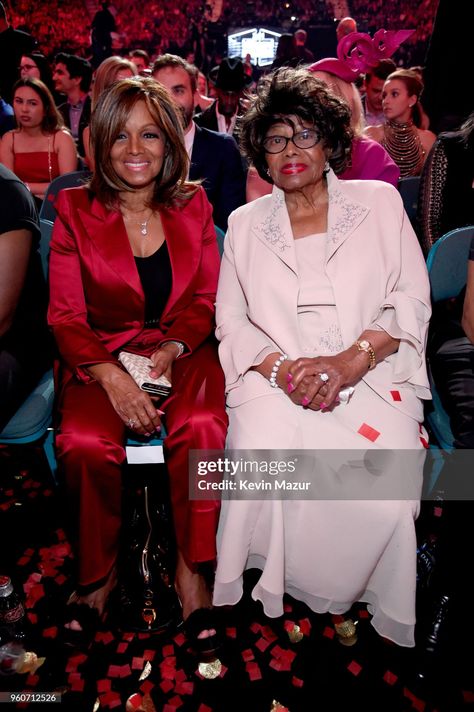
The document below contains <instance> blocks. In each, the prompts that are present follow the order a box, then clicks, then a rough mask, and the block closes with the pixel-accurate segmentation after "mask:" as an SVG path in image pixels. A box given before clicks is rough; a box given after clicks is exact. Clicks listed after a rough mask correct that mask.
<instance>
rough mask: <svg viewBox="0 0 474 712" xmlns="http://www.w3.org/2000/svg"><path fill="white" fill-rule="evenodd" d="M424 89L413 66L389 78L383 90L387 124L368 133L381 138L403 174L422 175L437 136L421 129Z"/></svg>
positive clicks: (372, 127)
mask: <svg viewBox="0 0 474 712" xmlns="http://www.w3.org/2000/svg"><path fill="white" fill-rule="evenodd" d="M422 90H423V83H422V81H421V80H420V78H419V77H418V76H417V74H415V72H411V71H410V70H409V69H398V70H397V71H396V72H393V73H392V74H390V75H389V76H388V77H387V81H386V82H385V84H384V87H383V92H382V107H383V113H384V116H385V120H386V123H385V124H384V125H383V126H380V125H379V126H369V127H368V128H367V129H366V135H367V136H369V137H370V138H373V139H374V140H375V141H378V142H379V143H381V144H382V146H383V147H384V148H385V149H386V151H387V152H388V153H389V154H390V156H391V157H392V158H393V160H394V161H395V163H396V164H397V165H398V167H399V168H400V177H401V178H404V177H405V176H418V175H420V173H421V170H422V168H423V164H424V162H425V159H426V156H427V154H428V153H429V150H430V148H431V146H432V145H433V143H434V141H435V139H436V136H435V135H434V133H432V132H431V131H424V130H423V129H420V128H419V125H420V121H421V115H420V112H419V109H418V101H419V98H420V95H421V92H422Z"/></svg>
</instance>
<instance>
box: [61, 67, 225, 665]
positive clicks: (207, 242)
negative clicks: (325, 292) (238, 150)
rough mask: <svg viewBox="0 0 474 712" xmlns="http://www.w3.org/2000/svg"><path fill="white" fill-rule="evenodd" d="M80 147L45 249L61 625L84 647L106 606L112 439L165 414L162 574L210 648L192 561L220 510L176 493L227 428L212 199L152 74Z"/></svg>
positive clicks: (197, 644) (101, 110) (116, 460)
mask: <svg viewBox="0 0 474 712" xmlns="http://www.w3.org/2000/svg"><path fill="white" fill-rule="evenodd" d="M91 143H92V147H93V151H94V163H95V171H94V173H93V176H92V178H91V182H90V186H88V187H83V188H82V187H81V188H73V189H69V190H63V191H61V193H60V194H59V197H58V201H57V204H56V208H57V212H58V218H57V219H56V222H55V225H54V230H53V237H52V241H51V255H50V284H51V297H50V307H49V322H50V325H51V327H52V329H53V334H54V336H55V338H56V341H57V345H58V348H59V353H60V359H61V372H60V374H59V390H58V411H59V415H60V425H59V429H58V434H57V439H56V444H57V452H58V462H59V464H60V466H61V467H62V468H63V471H64V474H65V478H66V486H67V488H68V493H69V500H70V503H71V506H72V509H73V513H74V516H73V520H72V521H73V523H74V526H75V528H76V534H77V536H76V537H75V538H74V541H75V542H76V545H77V554H78V558H77V563H78V578H77V584H78V587H77V590H76V593H75V594H74V595H73V596H72V597H71V600H70V605H69V606H68V607H67V608H68V612H67V613H66V623H65V627H66V630H65V635H66V637H68V636H69V637H71V642H73V641H74V639H76V642H80V641H81V639H82V642H85V641H84V640H83V638H84V637H86V638H87V637H88V636H90V635H91V628H93V625H94V621H95V622H98V618H99V616H100V615H101V614H102V613H103V611H104V609H105V606H106V604H107V600H108V596H109V594H110V592H111V590H112V589H113V588H114V585H115V581H116V557H117V552H118V545H119V531H120V520H121V467H122V464H123V463H124V461H125V448H124V442H125V439H126V438H127V434H130V432H133V433H135V434H139V435H149V434H151V433H154V432H156V431H159V430H160V427H161V418H160V415H162V411H164V412H165V413H166V431H167V433H168V435H167V437H166V439H165V441H164V446H165V451H166V462H167V469H168V473H169V478H170V490H171V500H172V506H173V519H174V525H175V530H176V538H177V546H178V560H177V571H176V582H175V584H176V588H177V591H178V594H179V597H180V599H181V602H182V606H183V618H184V620H185V625H186V630H187V634H188V637H189V639H190V642H191V643H192V645H193V647H194V648H195V649H196V650H197V651H198V652H199V651H200V652H202V653H203V654H204V653H205V652H208V653H209V652H210V651H211V650H213V649H214V648H215V647H216V646H217V643H218V641H217V637H218V636H217V632H216V625H215V621H214V619H213V616H212V611H210V610H208V609H209V608H210V606H211V594H210V591H209V589H208V587H207V584H206V581H205V579H204V576H203V573H202V569H201V564H203V563H204V562H210V561H212V560H213V559H214V558H215V555H216V543H215V532H216V525H217V517H218V510H219V506H218V503H217V502H198V501H193V502H191V501H190V500H189V498H188V478H189V463H188V454H189V450H190V449H200V448H204V449H211V450H212V449H221V448H222V447H223V445H224V439H225V433H226V426H227V419H226V414H225V409H224V383H223V375H222V371H221V369H220V366H219V361H218V358H217V350H216V345H215V341H214V338H213V330H214V302H215V293H216V285H217V276H218V273H219V264H220V260H219V253H218V249H217V243H216V235H215V230H214V225H213V222H212V209H211V206H210V204H209V202H208V200H207V198H206V194H205V192H204V190H203V188H201V187H199V186H197V185H196V184H193V183H189V182H188V181H187V180H186V175H187V171H188V157H187V154H186V148H185V145H184V136H183V129H182V123H181V117H180V116H179V115H178V113H177V111H176V109H175V104H174V102H173V101H172V100H171V98H170V96H169V94H168V92H167V91H166V90H165V89H164V88H163V87H162V86H160V85H159V84H158V83H157V82H156V81H154V80H153V79H147V78H140V79H124V80H123V81H119V82H115V83H114V84H112V85H111V86H109V87H108V88H107V89H106V90H105V91H104V92H103V93H102V95H101V97H100V98H99V100H98V103H97V105H96V107H95V108H94V115H93V120H92V124H91ZM122 349H124V350H127V351H131V352H132V353H138V354H143V355H146V356H149V357H150V358H151V359H152V361H153V363H154V367H153V368H152V369H151V370H150V375H151V376H152V377H158V376H160V375H162V374H165V375H166V377H167V378H168V379H169V380H170V381H171V382H172V386H173V390H172V395H171V397H170V398H168V399H166V400H164V402H162V403H160V408H161V412H160V411H159V410H158V409H157V407H156V405H157V404H156V402H154V401H153V400H152V399H151V398H150V396H149V395H148V393H146V392H145V391H143V390H140V388H139V387H138V386H137V385H136V383H135V381H134V380H133V379H132V377H131V376H129V375H128V373H127V372H126V371H124V370H123V369H122V368H121V365H120V363H119V361H118V359H117V354H118V352H119V351H121V350H122ZM68 631H69V633H68ZM89 639H90V638H89Z"/></svg>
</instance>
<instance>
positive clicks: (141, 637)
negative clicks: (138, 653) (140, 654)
mask: <svg viewBox="0 0 474 712" xmlns="http://www.w3.org/2000/svg"><path fill="white" fill-rule="evenodd" d="M149 637H150V633H139V634H138V640H147V638H149Z"/></svg>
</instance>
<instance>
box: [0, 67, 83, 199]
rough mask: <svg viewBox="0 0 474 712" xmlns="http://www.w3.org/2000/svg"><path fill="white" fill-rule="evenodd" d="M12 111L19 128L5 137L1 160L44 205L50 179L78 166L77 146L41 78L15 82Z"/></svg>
mask: <svg viewBox="0 0 474 712" xmlns="http://www.w3.org/2000/svg"><path fill="white" fill-rule="evenodd" d="M13 110H14V112H15V119H16V123H17V128H16V129H13V130H12V131H9V132H8V133H6V134H5V135H4V136H3V138H2V142H1V144H0V160H1V162H2V163H3V164H4V165H5V166H7V168H10V170H12V171H13V172H14V173H15V175H17V176H18V177H19V178H20V179H21V180H22V181H23V182H24V183H25V184H26V186H27V188H28V189H29V190H30V191H31V192H32V193H33V195H34V196H35V198H36V199H37V202H38V205H39V206H41V201H42V200H43V198H44V195H45V192H46V190H47V188H48V185H49V184H50V183H51V181H52V180H53V179H54V178H56V177H57V176H59V175H62V174H63V173H69V172H70V171H74V170H75V169H76V166H77V152H76V146H75V144H74V140H73V138H72V136H71V134H70V133H69V131H68V130H67V129H66V128H65V127H64V123H63V120H62V117H61V114H60V113H59V111H58V110H57V109H56V106H55V104H54V100H53V97H52V95H51V92H50V91H49V89H48V87H47V86H46V85H45V84H43V82H42V81H41V80H40V79H30V78H27V79H20V80H19V81H18V82H17V83H16V84H15V87H14V94H13Z"/></svg>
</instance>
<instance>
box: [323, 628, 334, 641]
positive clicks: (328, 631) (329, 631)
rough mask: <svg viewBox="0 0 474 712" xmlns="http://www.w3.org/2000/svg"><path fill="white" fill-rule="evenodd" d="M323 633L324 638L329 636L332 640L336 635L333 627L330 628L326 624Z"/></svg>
mask: <svg viewBox="0 0 474 712" xmlns="http://www.w3.org/2000/svg"><path fill="white" fill-rule="evenodd" d="M323 635H324V637H325V638H330V639H331V640H332V639H333V638H334V636H335V635H336V631H335V630H334V628H330V627H329V626H328V625H327V626H326V627H325V629H324V630H323Z"/></svg>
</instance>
